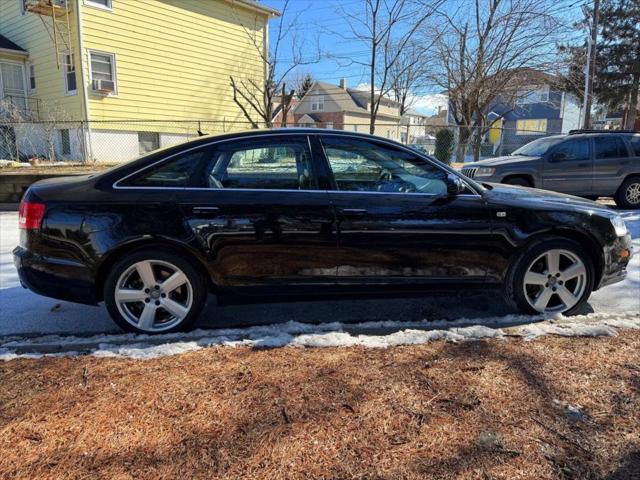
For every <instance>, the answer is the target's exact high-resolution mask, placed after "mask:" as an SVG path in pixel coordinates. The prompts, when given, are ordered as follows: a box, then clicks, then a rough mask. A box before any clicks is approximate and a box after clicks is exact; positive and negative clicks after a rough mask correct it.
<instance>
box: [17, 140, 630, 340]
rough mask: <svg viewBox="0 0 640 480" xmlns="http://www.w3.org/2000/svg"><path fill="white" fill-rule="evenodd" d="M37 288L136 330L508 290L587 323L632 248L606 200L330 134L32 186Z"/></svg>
mask: <svg viewBox="0 0 640 480" xmlns="http://www.w3.org/2000/svg"><path fill="white" fill-rule="evenodd" d="M19 221H20V228H21V229H22V231H21V238H20V246H18V247H17V248H16V249H15V250H14V256H15V257H14V258H15V263H16V266H17V268H18V272H19V274H20V279H21V281H22V283H23V285H25V286H26V287H27V288H29V289H31V290H33V291H34V292H36V293H39V294H42V295H47V296H50V297H54V298H59V299H63V300H69V301H73V302H79V303H85V304H92V305H93V304H98V303H100V302H103V301H104V303H105V304H106V307H107V309H108V310H109V313H110V314H111V316H112V317H113V319H114V320H115V322H116V323H117V324H118V325H120V326H121V327H122V328H123V329H125V330H128V331H133V332H143V333H161V332H171V331H176V330H180V329H185V328H188V327H190V326H191V325H192V324H193V323H194V321H195V319H196V317H197V315H198V313H199V312H200V311H201V309H202V307H203V305H204V303H205V299H206V297H207V294H208V293H210V292H213V293H215V294H216V295H217V298H218V301H219V302H222V303H225V302H227V303H231V302H235V303H237V302H256V301H287V300H292V299H300V298H309V297H311V298H321V297H327V296H331V297H338V296H341V295H350V296H353V295H365V294H385V295H405V296H406V295H415V294H420V293H423V292H426V291H429V290H438V291H440V290H443V289H448V288H461V287H462V288H467V289H469V288H476V287H487V286H492V287H498V286H502V287H503V289H504V292H505V295H506V297H507V299H508V300H509V301H510V302H511V304H512V305H514V307H515V308H517V309H518V310H520V311H522V312H526V313H534V312H564V313H567V314H571V313H573V312H577V311H580V309H581V308H582V306H583V305H584V304H585V302H586V301H587V299H588V297H589V295H590V293H591V291H592V290H595V289H598V288H601V287H604V286H605V285H609V284H610V283H614V282H617V281H620V280H622V279H623V278H624V276H625V274H626V266H627V264H628V262H629V257H630V256H631V252H632V246H631V239H630V236H629V234H628V232H627V230H626V227H625V224H624V222H623V221H622V219H621V218H620V216H619V215H617V214H616V213H615V212H614V211H611V210H609V209H607V208H606V207H603V206H600V205H598V204H596V203H594V202H591V201H588V200H584V199H581V198H576V197H569V196H565V195H561V194H556V193H551V192H545V191H541V190H535V189H528V188H522V187H517V186H507V185H488V186H484V185H482V184H481V183H478V182H476V181H474V180H472V179H469V178H465V177H464V176H462V175H461V174H460V173H458V172H456V171H454V170H452V169H451V168H449V167H448V166H446V165H444V164H442V163H440V162H438V161H437V160H435V159H432V158H430V157H428V156H425V155H422V154H420V153H419V152H416V151H414V150H411V149H410V148H408V147H405V146H403V145H401V144H399V143H396V142H393V141H390V140H386V139H383V138H377V137H374V136H369V135H363V134H357V133H351V132H340V131H336V130H318V129H283V130H272V131H252V132H246V133H240V134H226V135H222V136H214V137H202V138H199V139H196V140H193V141H191V142H188V143H186V144H182V145H179V146H173V147H169V148H166V149H164V150H158V151H155V152H153V153H151V154H149V155H147V156H145V157H142V158H140V159H138V160H135V161H133V162H130V163H128V164H125V165H122V166H119V167H117V168H115V169H112V170H110V171H107V172H104V173H101V174H98V175H89V176H84V177H73V178H64V179H51V180H44V181H41V182H38V183H36V184H34V185H33V186H31V187H30V188H29V189H28V190H27V192H26V194H25V196H24V199H23V202H22V204H21V206H20V215H19Z"/></svg>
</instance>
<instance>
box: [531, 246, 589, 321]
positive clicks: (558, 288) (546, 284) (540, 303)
mask: <svg viewBox="0 0 640 480" xmlns="http://www.w3.org/2000/svg"><path fill="white" fill-rule="evenodd" d="M587 275H588V272H587V268H586V266H585V264H584V262H583V261H582V260H581V259H580V257H578V256H577V255H576V254H575V253H572V252H570V251H568V250H563V249H552V250H548V251H546V252H545V253H543V254H542V255H540V256H539V257H538V258H536V259H535V260H534V261H533V262H532V263H531V264H530V265H529V267H528V268H527V271H526V273H525V275H524V280H523V287H524V294H525V298H526V299H527V302H528V303H529V305H530V306H531V307H532V308H533V309H535V310H537V311H538V312H541V313H562V312H566V311H567V310H570V309H571V308H573V307H574V306H575V305H576V304H577V303H578V302H579V301H580V299H581V298H582V295H583V294H584V292H585V290H586V288H587Z"/></svg>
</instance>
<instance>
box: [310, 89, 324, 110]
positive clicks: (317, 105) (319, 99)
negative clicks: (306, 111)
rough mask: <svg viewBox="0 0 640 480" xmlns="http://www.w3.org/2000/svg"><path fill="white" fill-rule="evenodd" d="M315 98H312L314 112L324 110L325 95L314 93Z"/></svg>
mask: <svg viewBox="0 0 640 480" xmlns="http://www.w3.org/2000/svg"><path fill="white" fill-rule="evenodd" d="M312 95H313V99H312V100H311V111H312V112H322V111H324V95H318V94H315V93H314V94H312Z"/></svg>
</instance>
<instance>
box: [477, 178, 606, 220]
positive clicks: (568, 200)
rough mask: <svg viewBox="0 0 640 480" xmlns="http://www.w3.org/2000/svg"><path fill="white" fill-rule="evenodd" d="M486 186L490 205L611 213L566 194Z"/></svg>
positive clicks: (591, 202)
mask: <svg viewBox="0 0 640 480" xmlns="http://www.w3.org/2000/svg"><path fill="white" fill-rule="evenodd" d="M485 186H487V187H488V188H487V190H485V191H484V193H483V196H484V198H485V199H486V200H487V201H488V202H489V203H495V204H499V205H504V206H514V207H525V208H543V209H544V208H554V209H555V208H558V209H564V210H567V209H571V210H581V211H590V212H594V213H595V212H601V213H604V212H607V213H608V214H610V213H611V210H610V209H609V208H608V207H606V206H604V205H601V204H599V203H597V202H594V201H591V200H587V199H586V198H581V197H574V196H573V195H566V194H564V193H558V192H551V191H549V190H540V189H538V188H529V187H520V186H516V185H504V184H501V183H486V184H485Z"/></svg>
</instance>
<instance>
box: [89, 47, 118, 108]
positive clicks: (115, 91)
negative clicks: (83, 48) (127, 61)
mask: <svg viewBox="0 0 640 480" xmlns="http://www.w3.org/2000/svg"><path fill="white" fill-rule="evenodd" d="M94 53H95V54H98V55H106V56H108V57H111V67H112V69H113V72H112V74H111V75H112V76H113V92H111V93H109V94H108V95H102V94H100V93H98V92H96V91H95V90H94V89H93V69H92V68H91V55H93V54H94ZM87 55H88V57H87V60H88V67H89V93H90V94H91V95H94V96H97V97H105V96H106V97H117V96H118V68H117V62H116V54H115V53H111V52H104V51H102V50H94V49H87Z"/></svg>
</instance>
